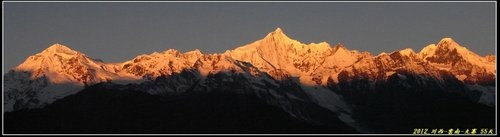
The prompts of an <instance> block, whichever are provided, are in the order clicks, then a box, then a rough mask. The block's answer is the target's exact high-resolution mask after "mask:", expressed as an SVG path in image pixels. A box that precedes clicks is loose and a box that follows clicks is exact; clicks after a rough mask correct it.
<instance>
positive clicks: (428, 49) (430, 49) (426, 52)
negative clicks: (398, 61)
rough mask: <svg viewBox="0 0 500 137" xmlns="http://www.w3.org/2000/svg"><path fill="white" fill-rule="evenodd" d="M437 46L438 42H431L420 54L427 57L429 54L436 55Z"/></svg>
mask: <svg viewBox="0 0 500 137" xmlns="http://www.w3.org/2000/svg"><path fill="white" fill-rule="evenodd" d="M436 49H437V46H436V44H430V45H428V46H426V47H424V48H423V49H422V50H420V52H419V53H418V54H420V56H422V57H427V56H432V55H434V52H435V51H436Z"/></svg>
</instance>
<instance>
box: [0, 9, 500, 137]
mask: <svg viewBox="0 0 500 137" xmlns="http://www.w3.org/2000/svg"><path fill="white" fill-rule="evenodd" d="M53 2H54V3H115V2H120V3H215V2H218V3H336V2H338V3H378V2H383V3H429V2H431V3H432V2H437V3H450V2H451V3H495V57H497V46H498V41H497V2H496V1H2V69H3V70H4V69H5V66H4V62H5V60H4V59H5V54H3V53H4V46H5V42H4V41H5V38H4V37H5V32H4V30H5V23H4V19H5V18H4V17H5V16H4V14H5V8H4V7H5V3H53ZM496 60H497V59H496ZM497 63H498V60H497ZM497 65H498V64H497ZM495 69H496V66H495ZM495 71H496V70H495ZM4 75H5V74H2V102H4V98H3V93H4ZM497 85H498V79H497V78H495V114H498V112H497V109H498V104H497V103H498V100H497V99H498V97H497V95H498V94H497V91H498V90H497ZM4 112H5V111H4V107H3V105H2V135H12V136H43V135H49V136H67V135H73V136H91V135H100V136H137V135H142V136H160V135H170V136H188V135H189V136H210V135H216V136H235V135H239V136H255V135H264V136H285V135H286V136H305V135H309V136H331V135H336V136H359V135H362V136H364V135H372V136H373V135H375V136H377V135H379V136H400V135H406V136H410V135H423V134H5V133H4V122H3V121H4V120H3V119H4ZM497 117H498V115H495V134H475V135H473V136H476V135H479V136H496V135H497V134H498V123H497V122H498V119H497ZM426 135H431V136H434V135H435V136H443V135H446V136H464V135H472V134H452V135H449V134H426Z"/></svg>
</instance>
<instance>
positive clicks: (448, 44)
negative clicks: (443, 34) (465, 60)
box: [437, 38, 464, 49]
mask: <svg viewBox="0 0 500 137" xmlns="http://www.w3.org/2000/svg"><path fill="white" fill-rule="evenodd" d="M437 46H438V48H448V49H456V48H464V47H462V46H460V45H459V44H458V43H457V42H455V40H453V39H452V38H443V39H441V40H440V41H439V43H438V44H437Z"/></svg>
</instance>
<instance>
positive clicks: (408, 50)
mask: <svg viewBox="0 0 500 137" xmlns="http://www.w3.org/2000/svg"><path fill="white" fill-rule="evenodd" d="M399 53H400V54H401V55H405V56H410V55H413V54H415V52H414V51H413V49H411V48H406V49H403V50H400V51H399Z"/></svg>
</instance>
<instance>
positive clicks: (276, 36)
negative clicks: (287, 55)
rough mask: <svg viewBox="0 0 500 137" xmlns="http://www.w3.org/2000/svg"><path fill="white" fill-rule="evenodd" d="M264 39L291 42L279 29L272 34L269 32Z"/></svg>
mask: <svg viewBox="0 0 500 137" xmlns="http://www.w3.org/2000/svg"><path fill="white" fill-rule="evenodd" d="M264 39H273V40H275V41H289V40H292V39H290V38H289V37H288V36H287V35H286V34H285V33H284V32H283V30H282V29H281V28H279V27H278V28H276V30H274V31H273V32H270V33H269V34H267V36H266V37H265V38H264Z"/></svg>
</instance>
